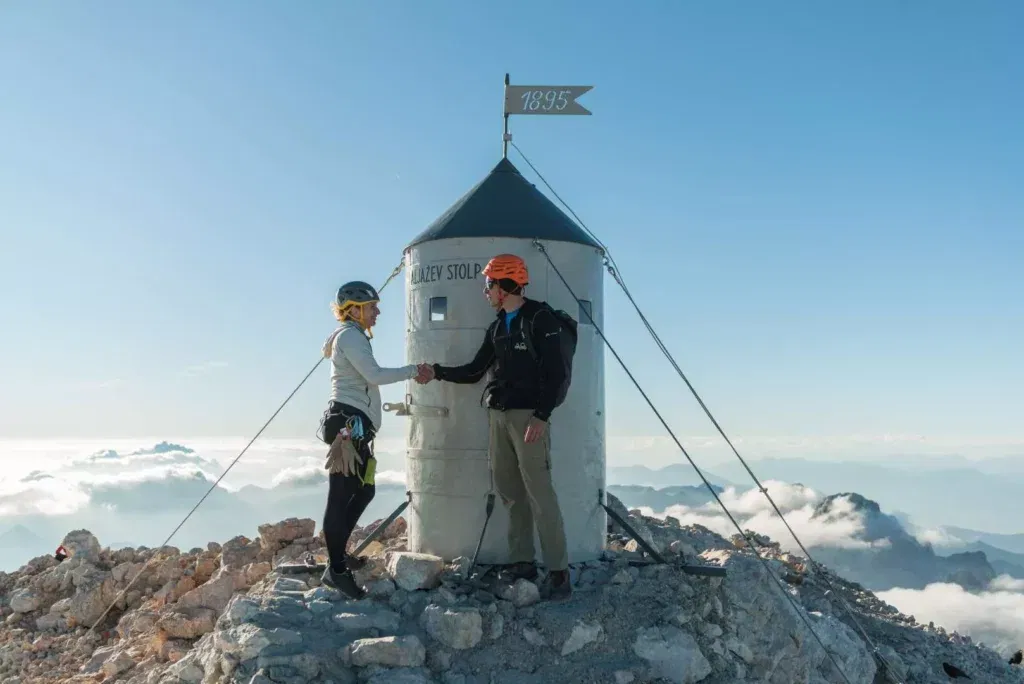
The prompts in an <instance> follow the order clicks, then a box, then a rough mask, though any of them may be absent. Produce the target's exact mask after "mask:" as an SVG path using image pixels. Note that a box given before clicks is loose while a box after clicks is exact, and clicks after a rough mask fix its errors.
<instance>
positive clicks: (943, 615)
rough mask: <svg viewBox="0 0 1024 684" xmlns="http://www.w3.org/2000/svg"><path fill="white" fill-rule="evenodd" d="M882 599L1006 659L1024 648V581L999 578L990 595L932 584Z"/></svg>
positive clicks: (893, 591)
mask: <svg viewBox="0 0 1024 684" xmlns="http://www.w3.org/2000/svg"><path fill="white" fill-rule="evenodd" d="M876 593H877V595H878V598H880V599H882V600H883V601H885V602H886V603H890V604H892V605H893V606H896V608H898V609H899V610H900V612H902V613H905V614H907V615H913V616H914V617H915V618H917V621H918V622H920V623H925V624H927V623H928V622H934V623H935V624H936V625H941V626H942V627H944V628H945V629H946V630H947V631H954V630H955V631H957V632H959V633H960V634H965V635H968V636H970V637H971V639H973V640H974V641H975V642H983V643H985V644H987V645H988V646H991V647H993V648H995V649H996V650H997V651H998V652H1000V653H1001V654H1003V655H1004V656H1006V657H1009V656H1010V654H1011V653H1013V652H1014V651H1016V650H1017V649H1018V648H1021V646H1024V581H1022V580H1017V579H1013V578H1011V577H1007V576H1005V575H1004V576H1001V577H998V578H996V579H995V580H994V581H993V582H992V583H991V585H990V586H989V588H988V590H987V591H983V592H978V593H969V592H967V591H966V590H964V589H963V587H961V586H959V585H957V584H929V585H928V586H927V587H925V588H924V589H890V590H889V591H881V592H876Z"/></svg>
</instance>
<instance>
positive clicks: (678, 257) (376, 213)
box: [0, 1, 1024, 442]
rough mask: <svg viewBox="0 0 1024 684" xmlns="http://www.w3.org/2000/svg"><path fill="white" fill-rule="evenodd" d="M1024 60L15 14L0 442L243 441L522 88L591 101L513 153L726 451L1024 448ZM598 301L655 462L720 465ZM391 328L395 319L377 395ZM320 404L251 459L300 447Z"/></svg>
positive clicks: (985, 51)
mask: <svg viewBox="0 0 1024 684" xmlns="http://www.w3.org/2000/svg"><path fill="white" fill-rule="evenodd" d="M1021 25H1024V7H1022V6H1021V5H1019V4H1017V3H1011V2H1003V3H985V4H981V5H977V4H976V5H972V6H970V7H969V6H968V5H967V4H964V3H953V2H928V3H924V2H920V3H900V4H899V5H898V6H897V5H894V4H892V3H885V2H867V3H856V4H855V6H854V5H852V4H851V5H848V6H847V7H838V6H830V7H828V8H824V7H823V6H822V5H820V4H811V3H805V2H792V3H777V4H776V6H775V7H774V8H772V9H768V8H767V7H764V6H763V5H761V4H759V3H745V4H742V5H741V4H739V3H735V4H732V3H689V2H687V3H683V2H679V3H675V2H650V3H641V4H640V5H634V6H630V7H628V8H626V7H625V6H624V5H622V4H621V3H609V2H602V3H586V4H584V3H559V4H558V5H557V7H555V6H552V5H549V4H548V3H538V2H523V3H519V4H516V5H508V4H503V5H501V4H489V5H487V6H484V3H472V2H454V1H453V2H445V3H429V4H426V3H411V2H408V3H391V4H390V6H385V5H383V4H380V3H344V4H343V3H327V2H309V3H302V4H295V5H288V4H285V3H269V2H256V3H250V2H238V1H225V2H219V3H216V4H214V5H211V4H209V3H200V2H192V1H190V2H177V3H160V4H157V3H116V4H106V5H104V6H103V7H102V8H97V7H95V6H94V7H88V8H87V7H85V6H78V5H73V4H66V3H64V4H61V5H60V9H58V6H57V5H55V4H49V5H39V4H38V3H35V4H14V3H7V4H5V5H4V6H3V8H2V9H0V83H2V84H3V89H4V92H3V95H2V98H3V105H2V106H0V159H2V160H3V163H0V306H2V309H0V310H2V311H3V318H4V322H3V326H2V334H0V358H2V359H3V366H2V368H3V370H2V373H3V379H2V382H0V385H2V386H3V390H2V392H0V436H3V437H18V438H22V437H24V438H31V437H45V438H58V437H69V438H70V437H103V436H111V437H113V436H118V437H128V436H143V435H144V436H154V437H159V438H164V437H173V436H180V435H185V436H188V435H197V436H198V435H210V436H217V435H244V436H248V435H251V434H253V433H254V432H255V431H256V430H257V429H258V428H259V427H260V426H261V425H262V424H263V422H264V421H265V420H266V418H267V417H269V415H270V414H271V413H272V412H273V411H274V410H275V409H276V408H277V406H278V405H279V403H280V402H281V400H282V399H283V398H284V397H285V396H286V395H287V394H288V392H290V391H291V389H292V388H293V387H294V386H295V384H296V383H297V382H298V381H299V380H300V379H301V378H302V377H303V376H304V374H305V373H306V372H307V371H308V370H309V368H310V367H311V366H312V365H313V364H314V363H315V362H316V360H317V358H318V354H319V348H320V344H321V342H322V340H323V338H324V337H325V336H326V335H327V334H328V333H329V331H330V330H331V329H332V327H333V320H332V318H331V315H330V312H329V309H328V303H329V301H330V299H331V297H332V295H333V292H334V290H335V289H336V288H337V286H338V285H339V284H340V283H341V282H342V281H344V280H348V279H353V278H358V279H365V280H370V281H372V282H378V283H379V282H381V281H382V280H383V279H384V278H385V277H386V276H387V274H388V273H389V272H390V270H391V269H392V268H393V267H394V266H395V265H396V264H397V263H398V262H399V260H400V258H401V252H402V248H403V247H404V246H405V244H406V242H407V241H408V239H410V238H411V237H412V236H414V235H416V234H417V233H418V232H420V231H421V230H422V229H423V228H424V227H425V226H426V225H427V224H429V223H430V222H431V221H432V220H433V219H434V218H435V217H436V216H438V215H439V214H440V213H442V212H443V211H444V210H445V209H446V208H447V207H448V206H449V205H450V204H451V203H452V202H453V201H455V200H456V199H457V198H458V197H459V196H460V195H461V194H462V193H464V192H465V191H466V190H467V189H468V188H469V187H470V186H472V185H473V184H474V183H476V182H477V181H478V180H479V179H480V178H482V177H483V175H485V174H486V173H487V171H489V170H490V168H491V167H492V166H493V165H494V164H495V163H496V162H497V160H498V158H499V156H500V130H501V129H500V127H501V117H500V114H501V110H500V107H501V97H502V79H503V77H504V74H505V72H506V71H509V72H511V75H512V80H513V82H514V83H553V84H562V83H585V84H591V85H593V86H594V90H592V91H591V92H590V93H588V94H587V95H586V96H584V99H583V100H582V101H581V102H583V103H584V104H585V105H586V106H587V107H588V108H590V109H591V110H592V111H593V112H594V116H592V117H586V118H584V117H571V118H569V117H567V118H541V117H537V118H529V117H521V118H519V119H513V121H512V131H513V134H514V136H515V141H516V143H517V144H518V145H519V146H520V147H521V148H522V149H523V151H524V152H525V153H526V154H527V155H529V156H530V157H531V160H532V161H533V162H534V163H535V164H536V165H537V166H538V168H539V169H540V170H541V172H542V173H544V174H545V176H546V177H547V179H548V180H549V181H550V182H551V183H552V184H553V185H554V187H555V189H556V190H557V191H558V192H559V194H561V195H562V197H563V198H565V199H566V201H568V202H569V203H570V205H571V206H572V207H573V208H574V209H575V210H576V211H577V213H579V214H580V215H581V216H582V217H583V219H584V220H585V221H586V222H587V223H588V225H589V226H590V228H591V229H592V230H594V231H595V232H596V233H597V234H598V235H599V236H600V237H601V238H602V240H603V241H604V242H605V243H606V244H607V245H608V246H609V247H610V248H611V250H612V254H613V255H614V256H615V258H616V260H617V262H618V263H619V266H620V267H621V269H622V272H623V274H624V276H625V278H626V281H627V283H628V284H629V286H630V289H631V291H632V292H633V294H634V296H636V297H637V298H638V300H639V301H640V302H641V305H642V306H643V307H644V309H645V312H646V313H647V315H648V317H649V318H650V319H651V321H652V322H653V324H654V325H655V327H656V328H657V330H658V331H659V333H660V335H661V336H662V338H663V339H664V340H665V341H666V343H667V344H668V346H669V347H670V349H671V350H672V352H673V354H674V355H675V357H676V359H677V361H678V362H679V363H680V365H681V366H682V367H683V369H684V370H685V371H686V372H687V373H688V374H689V376H690V378H691V380H692V381H693V382H694V383H695V385H696V386H697V388H698V390H699V391H701V392H702V394H703V395H704V398H705V400H706V401H708V402H709V404H710V406H711V408H712V410H713V411H714V412H715V414H716V417H718V418H719V420H720V422H721V423H722V424H723V426H724V427H725V429H726V430H727V431H728V432H729V433H730V435H735V436H744V435H747V436H750V435H803V436H816V435H854V434H856V435H877V436H882V435H885V434H914V435H925V436H932V437H936V438H938V437H942V438H945V439H952V440H953V441H956V440H958V439H962V440H964V441H965V442H970V441H971V440H972V439H979V438H982V437H985V438H991V437H992V436H993V435H1000V436H1007V437H1009V438H1019V437H1021V429H1020V426H1019V417H1020V415H1021V411H1022V409H1024V363H1022V362H1021V360H1020V351H1019V350H1020V339H1021V336H1022V333H1024V313H1022V307H1021V304H1020V301H1021V294H1022V290H1024V288H1022V285H1024V277H1022V276H1021V275H1020V270H1019V266H1018V265H1019V264H1020V263H1021V262H1022V257H1024V231H1022V225H1024V193H1022V192H1021V190H1020V189H1021V187H1024V142H1022V136H1021V135H1020V130H1021V129H1020V122H1021V117H1022V110H1024V95H1022V91H1021V87H1020V84H1021V83H1022V82H1024V53H1022V52H1021V50H1020V43H1019V40H1020V38H1019V27H1020V26H1021ZM510 158H511V159H512V161H513V163H515V164H517V165H518V166H519V167H520V169H521V170H522V171H523V172H524V173H525V174H526V175H527V176H528V177H531V178H532V173H531V172H530V171H529V169H528V167H527V165H526V164H525V163H524V162H523V161H522V160H521V158H520V157H519V156H518V154H517V153H516V152H514V151H513V152H511V153H510ZM534 180H536V179H534ZM537 182H538V185H540V183H539V181H537ZM605 292H606V315H607V327H608V331H607V333H608V336H609V338H610V340H611V341H612V343H613V344H614V345H615V346H616V348H617V350H618V351H619V353H620V354H621V355H622V356H623V357H624V358H625V359H626V360H627V362H629V363H630V364H631V367H632V368H633V370H634V372H635V373H636V375H637V377H638V379H639V380H640V381H641V382H642V383H643V384H644V385H645V387H647V388H648V389H649V390H650V393H651V396H652V399H653V400H654V401H655V402H656V404H657V405H658V407H659V409H660V410H662V412H663V413H664V414H665V415H666V416H668V417H669V418H670V422H671V424H672V426H673V428H675V429H678V430H679V431H680V433H681V434H703V435H707V434H711V433H712V427H711V426H710V425H709V424H708V422H707V420H706V419H705V418H704V417H703V415H702V414H701V413H700V411H699V407H698V406H697V405H696V403H695V402H694V400H693V399H692V397H690V396H689V394H688V391H687V390H686V387H685V385H684V384H683V383H682V381H680V380H678V379H676V378H674V377H671V376H670V375H668V374H667V373H670V372H671V369H670V367H669V366H668V363H667V361H666V360H665V359H664V358H663V357H661V356H660V355H659V354H658V353H657V350H656V348H655V346H654V344H653V343H652V342H651V340H650V339H649V338H647V337H646V335H645V333H644V331H643V329H642V327H641V326H640V324H639V321H638V319H637V317H636V314H635V313H634V312H633V311H632V310H631V308H630V307H629V304H628V302H627V300H626V299H625V297H624V296H623V295H622V294H621V292H620V291H619V290H618V289H617V287H616V286H615V284H614V282H612V281H611V280H610V279H609V280H607V281H606V290H605ZM403 306H404V303H403V297H402V293H401V287H400V284H395V285H392V286H391V287H390V288H389V289H388V290H386V291H385V294H384V299H383V302H382V307H381V308H382V312H383V313H382V316H381V320H380V323H379V326H378V329H377V331H376V335H377V337H376V342H375V348H376V350H377V354H378V357H379V358H380V360H381V361H382V362H383V363H387V364H391V365H398V364H400V363H402V362H404V348H403V341H402V337H401V336H402V318H403V314H402V310H403ZM327 372H328V370H327V367H326V365H324V366H321V368H320V370H319V371H318V373H317V374H316V375H315V376H314V377H313V378H311V379H310V381H309V382H308V383H307V384H306V386H305V387H304V388H303V389H302V390H301V391H300V394H299V395H298V396H297V397H296V399H295V400H293V402H292V403H291V404H289V406H288V407H287V408H286V409H285V410H284V411H283V412H282V414H281V415H280V416H279V418H278V421H277V422H275V424H274V426H273V427H272V429H271V430H270V431H269V433H268V435H276V436H293V435H295V436H312V434H313V432H314V430H315V427H316V424H317V421H318V419H319V415H320V411H321V410H322V407H323V402H324V401H325V399H326V393H327ZM396 392H400V389H394V388H392V389H388V390H386V391H385V399H387V398H389V397H394V396H396ZM607 396H608V418H609V426H608V429H609V433H611V434H616V435H657V436H660V435H663V434H664V431H663V429H662V427H661V426H660V424H659V423H657V422H656V420H655V419H654V418H653V416H652V415H651V414H650V411H649V410H648V408H647V406H646V405H645V404H644V403H643V402H642V399H641V398H640V396H639V395H638V393H637V392H636V390H635V389H634V388H633V386H632V385H631V384H630V383H629V381H628V379H627V378H626V376H625V374H624V373H623V372H622V371H621V369H619V368H618V366H617V364H616V362H615V361H614V359H613V358H612V357H611V355H608V372H607ZM385 430H386V433H385V434H391V435H401V434H402V431H403V430H404V425H403V424H401V423H400V422H399V419H393V418H392V419H391V424H390V425H388V426H386V428H385Z"/></svg>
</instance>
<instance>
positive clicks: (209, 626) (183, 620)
mask: <svg viewBox="0 0 1024 684" xmlns="http://www.w3.org/2000/svg"><path fill="white" fill-rule="evenodd" d="M216 622H217V611H215V610H214V609H212V608H205V607H203V606H177V607H175V609H174V610H173V611H172V612H170V613H167V614H166V615H164V616H163V617H161V618H160V619H159V620H158V621H157V623H156V625H157V627H159V628H160V629H162V630H163V631H164V632H165V633H166V634H167V635H168V636H170V637H172V638H175V639H197V638H199V637H201V636H203V635H204V634H207V633H208V632H212V631H213V628H214V625H215V624H216Z"/></svg>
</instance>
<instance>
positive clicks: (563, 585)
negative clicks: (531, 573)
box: [544, 570, 572, 601]
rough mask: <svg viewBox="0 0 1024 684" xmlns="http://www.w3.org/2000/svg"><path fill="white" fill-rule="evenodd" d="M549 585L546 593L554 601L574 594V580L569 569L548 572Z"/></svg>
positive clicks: (547, 583) (562, 599)
mask: <svg viewBox="0 0 1024 684" xmlns="http://www.w3.org/2000/svg"><path fill="white" fill-rule="evenodd" d="M545 584H546V585H547V586H546V587H545V589H546V590H547V591H545V592H544V593H545V594H547V598H549V599H551V600H552V601H564V600H565V599H567V598H569V597H570V596H572V581H571V578H570V576H569V571H568V570H555V571H553V572H550V573H548V578H547V582H546V583H545Z"/></svg>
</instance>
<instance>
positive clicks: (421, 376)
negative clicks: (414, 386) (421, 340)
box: [416, 363, 434, 385]
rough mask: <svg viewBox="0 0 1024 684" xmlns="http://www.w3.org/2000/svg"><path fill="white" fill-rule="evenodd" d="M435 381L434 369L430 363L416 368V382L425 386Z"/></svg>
mask: <svg viewBox="0 0 1024 684" xmlns="http://www.w3.org/2000/svg"><path fill="white" fill-rule="evenodd" d="M433 379H434V367H433V366H431V365H430V364H429V363H421V364H420V365H418V366H417V367H416V382H418V383H419V384H421V385H425V384H427V383H428V382H430V381H431V380H433Z"/></svg>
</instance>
